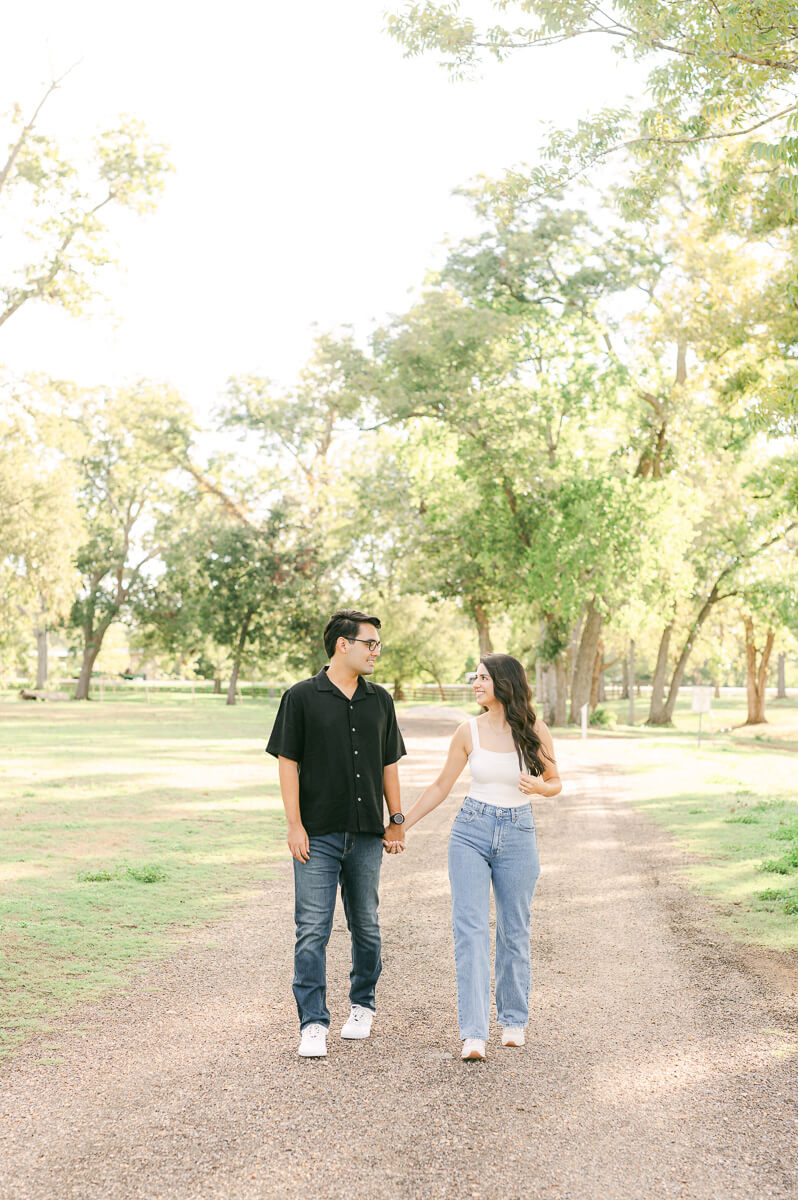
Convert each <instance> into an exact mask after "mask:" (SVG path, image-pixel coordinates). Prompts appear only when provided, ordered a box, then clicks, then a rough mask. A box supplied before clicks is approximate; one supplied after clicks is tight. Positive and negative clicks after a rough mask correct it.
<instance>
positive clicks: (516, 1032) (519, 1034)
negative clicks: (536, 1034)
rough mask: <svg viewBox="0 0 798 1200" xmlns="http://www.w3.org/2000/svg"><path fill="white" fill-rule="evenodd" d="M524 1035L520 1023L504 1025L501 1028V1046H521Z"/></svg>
mask: <svg viewBox="0 0 798 1200" xmlns="http://www.w3.org/2000/svg"><path fill="white" fill-rule="evenodd" d="M525 1041H526V1035H525V1034H524V1031H523V1029H522V1028H521V1026H520V1025H506V1026H505V1027H504V1029H503V1030H502V1045H503V1046H523V1044H524V1042H525Z"/></svg>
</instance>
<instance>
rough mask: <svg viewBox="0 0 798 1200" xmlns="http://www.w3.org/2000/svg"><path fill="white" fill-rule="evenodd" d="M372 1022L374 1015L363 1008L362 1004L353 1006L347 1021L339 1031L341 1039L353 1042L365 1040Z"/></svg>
mask: <svg viewBox="0 0 798 1200" xmlns="http://www.w3.org/2000/svg"><path fill="white" fill-rule="evenodd" d="M373 1020H374V1013H373V1012H372V1011H371V1009H370V1008H364V1007H363V1005H362V1004H353V1005H352V1011H351V1012H350V1014H349V1019H348V1021H347V1022H346V1024H345V1025H344V1027H343V1029H342V1030H341V1037H342V1038H351V1039H352V1040H353V1041H354V1040H361V1039H362V1038H367V1037H368V1036H369V1034H370V1033H371V1022H372V1021H373Z"/></svg>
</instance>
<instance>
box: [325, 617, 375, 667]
mask: <svg viewBox="0 0 798 1200" xmlns="http://www.w3.org/2000/svg"><path fill="white" fill-rule="evenodd" d="M361 625H373V626H374V628H375V629H379V628H380V620H379V617H369V616H367V615H366V613H362V612H358V610H357V609H356V608H342V609H339V611H338V612H334V613H333V615H332V616H331V617H330V619H329V621H328V622H327V624H326V625H325V626H324V649H325V650H326V651H327V657H328V658H332V656H333V655H334V654H335V643H336V642H337V641H338V639H339V637H344V638H356V637H357V635H358V632H359V630H360V626H361Z"/></svg>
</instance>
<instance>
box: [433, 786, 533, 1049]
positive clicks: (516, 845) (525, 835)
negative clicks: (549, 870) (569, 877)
mask: <svg viewBox="0 0 798 1200" xmlns="http://www.w3.org/2000/svg"><path fill="white" fill-rule="evenodd" d="M539 874H540V860H539V859H538V850H537V840H536V837H535V824H534V819H533V817H532V808H531V805H529V804H523V805H520V806H519V807H518V808H495V807H494V806H493V805H490V804H483V803H482V802H481V801H479V800H473V799H471V797H469V796H467V797H466V799H465V800H464V801H463V807H462V808H461V809H460V811H459V813H458V814H457V816H456V817H455V821H454V825H453V826H452V833H451V837H450V838H449V882H450V884H451V888H452V929H453V931H454V961H455V969H456V972H457V1015H458V1020H459V1024H460V1037H461V1038H482V1039H483V1040H487V1037H488V1031H489V1022H490V926H489V920H490V885H491V882H492V883H493V894H494V897H495V900H496V1008H497V1010H498V1016H499V1024H500V1025H502V1026H508V1025H510V1026H519V1025H520V1026H521V1027H522V1028H523V1027H525V1026H526V1024H527V1022H528V1021H529V989H530V984H531V974H530V953H529V925H530V905H531V904H532V896H533V894H534V891H535V884H536V883H537V881H538V876H539Z"/></svg>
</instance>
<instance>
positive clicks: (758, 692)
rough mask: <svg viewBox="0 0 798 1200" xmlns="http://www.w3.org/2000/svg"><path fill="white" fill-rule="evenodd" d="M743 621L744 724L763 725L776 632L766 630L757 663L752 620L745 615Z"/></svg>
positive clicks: (765, 718)
mask: <svg viewBox="0 0 798 1200" xmlns="http://www.w3.org/2000/svg"><path fill="white" fill-rule="evenodd" d="M743 623H744V625H745V690H746V693H747V696H748V716H747V717H746V719H745V724H746V725H764V724H766V723H767V717H766V716H765V698H766V689H767V682H768V667H769V665H770V653H771V651H772V649H773V643H774V641H775V640H776V634H775V632H774V631H773V630H772V629H769V630H768V631H767V634H766V635H765V648H764V650H763V651H762V655H761V657H760V660H759V664H758V665H757V661H756V642H755V641H754V622H753V621H752V619H751V618H750V617H745V618H744V621H743Z"/></svg>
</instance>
